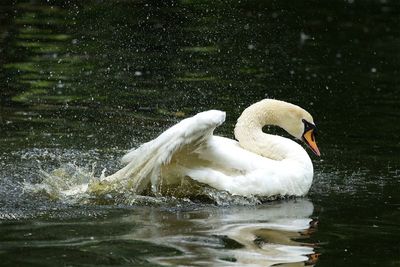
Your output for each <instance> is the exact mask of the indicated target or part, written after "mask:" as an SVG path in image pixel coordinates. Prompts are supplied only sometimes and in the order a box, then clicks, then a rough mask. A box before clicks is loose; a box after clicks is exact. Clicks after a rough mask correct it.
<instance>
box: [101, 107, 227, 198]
mask: <svg viewBox="0 0 400 267" xmlns="http://www.w3.org/2000/svg"><path fill="white" fill-rule="evenodd" d="M224 121H225V112H223V111H219V110H209V111H205V112H201V113H198V114H197V115H195V116H193V117H190V118H187V119H184V120H182V121H181V122H179V123H177V124H176V125H174V126H172V127H171V128H169V129H168V130H166V131H165V132H163V133H162V134H161V135H160V136H158V137H157V138H156V139H154V140H152V141H150V142H147V143H145V144H143V145H141V146H140V147H138V148H137V149H132V150H131V151H129V152H128V153H127V154H126V155H125V156H123V158H122V162H123V163H128V165H127V166H125V167H124V168H123V169H121V170H119V171H118V172H116V173H115V174H113V175H111V176H108V177H106V178H105V180H108V181H114V180H115V179H117V180H119V181H121V180H129V185H130V186H131V187H132V188H133V189H134V190H135V191H136V192H138V193H140V192H141V191H142V190H143V189H145V187H146V186H147V185H148V183H149V182H151V185H152V190H154V191H156V190H157V184H158V180H159V177H160V169H161V166H162V165H164V164H168V163H169V162H170V160H171V158H172V157H173V155H174V154H175V153H177V152H178V151H179V150H180V149H181V148H182V147H183V146H185V145H188V144H193V145H194V147H196V146H198V145H199V144H201V143H202V142H204V141H206V140H208V139H209V138H210V137H211V136H212V134H213V131H214V129H215V128H216V127H217V126H219V125H221V124H222V123H223V122H224Z"/></svg>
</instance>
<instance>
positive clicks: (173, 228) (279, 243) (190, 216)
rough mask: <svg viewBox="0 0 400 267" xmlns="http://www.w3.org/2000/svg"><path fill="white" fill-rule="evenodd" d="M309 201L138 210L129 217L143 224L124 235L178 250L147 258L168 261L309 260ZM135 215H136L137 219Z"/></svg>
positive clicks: (311, 256) (312, 258) (261, 263)
mask: <svg viewBox="0 0 400 267" xmlns="http://www.w3.org/2000/svg"><path fill="white" fill-rule="evenodd" d="M313 209H314V207H313V204H312V203H311V202H310V201H308V200H306V199H298V200H290V201H282V202H277V203H271V204H265V205H259V206H251V207H249V206H240V207H229V208H221V207H211V208H208V209H201V210H196V211H190V212H184V213H183V212H182V213H180V212H176V211H175V212H167V211H166V212H160V210H152V211H149V209H147V211H144V210H143V211H142V212H139V215H135V216H134V217H135V218H132V217H130V218H128V219H132V220H134V221H139V222H141V223H143V224H144V227H143V228H140V229H138V231H137V232H135V233H132V234H130V235H129V236H126V238H132V239H141V240H145V241H150V242H153V243H156V244H158V245H166V246H170V247H174V248H177V249H178V250H180V251H182V252H183V254H182V255H180V256H175V257H158V258H153V259H152V261H154V262H155V263H159V264H163V265H173V266H177V265H178V266H200V265H202V266H214V265H218V266H272V265H275V264H288V265H285V266H304V265H312V264H314V263H315V261H316V256H317V254H316V253H315V251H314V249H313V247H312V244H307V243H303V242H301V241H299V240H300V239H302V238H307V237H309V236H310V234H311V233H312V232H313V230H314V229H313V227H314V225H315V222H314V221H313V220H312V219H311V218H310V216H311V215H312V213H313ZM137 217H140V218H137Z"/></svg>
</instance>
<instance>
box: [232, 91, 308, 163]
mask: <svg viewBox="0 0 400 267" xmlns="http://www.w3.org/2000/svg"><path fill="white" fill-rule="evenodd" d="M288 106H293V105H292V104H289V103H286V102H283V101H278V100H273V99H265V100H262V101H260V102H257V103H255V104H253V105H251V106H250V107H248V108H247V109H245V110H244V111H243V113H242V115H241V116H240V117H239V119H238V121H237V124H236V126H235V138H236V139H237V140H238V141H239V143H240V145H241V146H242V147H243V148H245V149H246V150H249V151H251V152H254V153H256V154H259V155H261V156H264V157H267V158H270V159H274V160H284V159H295V160H300V161H302V162H304V160H306V161H309V162H310V163H311V160H310V158H309V156H308V154H307V152H306V151H305V150H304V149H303V148H302V147H301V146H300V145H299V144H297V143H296V142H294V141H292V140H290V139H288V138H284V137H281V136H277V135H271V134H266V133H264V132H263V131H262V128H263V126H265V125H276V126H280V127H282V128H284V129H285V128H286V127H285V126H286V125H285V121H286V120H285V116H287V115H288V114H287V112H285V111H286V110H287V109H288Z"/></svg>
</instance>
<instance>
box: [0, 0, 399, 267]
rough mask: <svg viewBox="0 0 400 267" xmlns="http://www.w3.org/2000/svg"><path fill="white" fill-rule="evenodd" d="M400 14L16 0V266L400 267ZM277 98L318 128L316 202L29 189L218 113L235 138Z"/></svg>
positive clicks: (4, 28)
mask: <svg viewBox="0 0 400 267" xmlns="http://www.w3.org/2000/svg"><path fill="white" fill-rule="evenodd" d="M399 24H400V2H398V1H395V0H380V1H379V0H354V1H353V0H348V1H344V0H330V1H327V0H326V1H312V0H301V1H288V0H284V1H261V0H260V1H219V0H217V1H191V0H181V1H155V0H154V1H127V0H125V1H122V0H121V1H9V0H5V1H2V2H1V3H0V93H1V102H0V262H1V265H4V266H59V265H66V266H92V265H96V266H100V265H101V266H158V265H170V266H179V265H180V266H272V265H275V266H276V265H279V266H304V265H316V266H399V265H400V242H399V240H400V228H399V227H400V196H399V190H400V157H399V155H400V137H399V133H400V123H399V119H400V27H399V26H398V25H399ZM263 98H277V99H282V100H286V101H289V102H292V103H296V104H298V105H300V106H302V107H304V108H305V109H307V110H308V111H310V113H311V114H313V116H314V119H315V121H316V123H317V125H318V130H319V135H318V136H317V140H318V145H319V147H320V150H321V152H322V157H320V158H317V157H314V156H311V157H312V159H313V162H314V169H315V177H314V181H313V186H312V188H311V190H310V192H309V194H308V195H307V196H306V197H304V198H299V199H287V200H279V201H272V202H263V203H260V202H259V201H258V200H257V199H245V198H239V197H232V196H229V195H228V194H226V193H223V192H216V191H212V190H211V191H207V195H208V198H207V199H201V198H200V199H190V200H189V199H181V198H171V197H146V196H136V197H131V198H126V197H124V196H119V197H116V198H114V199H112V201H110V200H109V199H100V200H99V199H85V201H82V200H80V201H76V200H74V199H58V198H56V197H54V195H53V196H49V195H48V194H43V193H42V194H41V193H33V192H30V191H27V190H26V184H40V183H41V182H42V181H43V179H45V177H44V176H45V175H44V173H52V172H54V170H56V171H57V170H61V169H62V170H64V171H66V172H67V174H69V175H70V176H71V175H72V176H73V175H75V176H76V177H79V174H80V173H85V174H88V173H92V175H94V176H100V174H101V171H102V170H103V169H104V168H107V173H112V172H113V171H116V170H118V169H119V168H120V167H121V165H120V163H119V158H120V157H121V156H122V155H123V154H124V153H125V152H126V151H127V150H128V149H130V148H132V147H136V146H138V145H139V144H141V143H143V142H145V141H148V140H150V139H152V138H154V137H156V136H157V135H158V134H160V133H161V132H163V131H164V130H165V129H167V128H168V127H169V126H171V125H173V124H174V123H176V122H177V121H179V120H181V119H182V118H184V117H187V116H190V115H193V114H195V113H197V112H200V111H204V110H208V109H221V110H224V111H226V112H227V114H228V116H227V121H226V123H225V124H224V125H222V126H220V127H219V128H218V130H217V132H216V133H217V134H219V135H223V136H227V137H230V138H233V127H234V124H235V122H236V119H237V117H238V116H239V115H240V113H241V112H242V110H243V109H244V108H245V107H247V106H248V105H250V104H251V103H254V102H256V101H259V100H260V99H263ZM278 133H281V131H278ZM54 179H55V178H54ZM56 182H58V183H62V180H60V181H57V180H54V183H56Z"/></svg>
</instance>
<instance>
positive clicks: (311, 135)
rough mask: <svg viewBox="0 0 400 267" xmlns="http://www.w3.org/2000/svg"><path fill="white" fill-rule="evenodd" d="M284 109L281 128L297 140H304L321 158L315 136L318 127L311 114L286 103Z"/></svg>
mask: <svg viewBox="0 0 400 267" xmlns="http://www.w3.org/2000/svg"><path fill="white" fill-rule="evenodd" d="M286 104H288V105H285V106H284V107H282V109H281V110H282V111H283V112H282V116H280V121H281V122H280V126H281V127H282V128H283V129H285V130H286V131H287V132H288V133H289V134H291V135H292V136H294V137H295V138H297V139H299V140H302V141H303V142H304V143H306V145H307V146H308V147H309V148H310V149H311V150H312V152H314V154H316V155H317V156H320V155H321V153H320V152H319V149H318V146H317V143H316V141H315V134H316V133H317V127H316V126H315V123H314V120H313V118H312V116H311V115H310V113H308V112H307V111H305V110H304V109H302V108H301V107H299V106H296V105H292V104H289V103H286Z"/></svg>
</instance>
